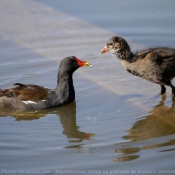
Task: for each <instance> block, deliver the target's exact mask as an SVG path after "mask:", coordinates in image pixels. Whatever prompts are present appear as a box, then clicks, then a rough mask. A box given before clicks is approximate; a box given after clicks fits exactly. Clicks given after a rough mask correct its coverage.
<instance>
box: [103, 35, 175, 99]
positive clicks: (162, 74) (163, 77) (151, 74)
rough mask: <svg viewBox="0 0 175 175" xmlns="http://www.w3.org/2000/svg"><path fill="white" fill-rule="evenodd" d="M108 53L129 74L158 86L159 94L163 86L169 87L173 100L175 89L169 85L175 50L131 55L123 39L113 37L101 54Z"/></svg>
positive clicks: (174, 63)
mask: <svg viewBox="0 0 175 175" xmlns="http://www.w3.org/2000/svg"><path fill="white" fill-rule="evenodd" d="M108 51H111V52H112V54H113V55H114V56H115V57H117V58H118V59H119V60H120V61H121V64H122V65H123V66H124V68H125V69H126V70H127V71H128V72H130V73H131V74H133V75H136V76H139V77H141V78H144V79H146V80H148V81H150V82H153V83H156V84H159V85H160V86H161V94H164V93H165V92H166V88H165V86H170V87H171V88H172V96H173V98H175V87H174V86H173V85H172V84H171V80H172V79H173V78H174V77H175V49H172V48H169V47H155V48H149V49H146V50H143V51H141V52H138V53H132V52H131V50H130V47H129V45H128V43H127V41H126V40H125V39H124V38H122V37H120V36H113V37H112V38H110V39H109V41H108V43H107V45H106V46H105V47H104V48H103V49H102V50H101V53H105V52H108Z"/></svg>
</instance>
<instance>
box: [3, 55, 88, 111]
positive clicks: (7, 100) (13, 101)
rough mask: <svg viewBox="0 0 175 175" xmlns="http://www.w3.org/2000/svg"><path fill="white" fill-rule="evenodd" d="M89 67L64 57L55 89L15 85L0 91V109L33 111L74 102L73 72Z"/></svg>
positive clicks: (86, 64)
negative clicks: (9, 108)
mask: <svg viewBox="0 0 175 175" xmlns="http://www.w3.org/2000/svg"><path fill="white" fill-rule="evenodd" d="M90 65H91V64H90V63H88V62H86V61H82V60H79V59H77V58H76V57H74V56H70V57H66V58H64V59H63V60H62V61H61V63H60V67H59V70H58V79H57V87H56V88H55V89H49V88H46V87H42V86H38V85H33V84H20V83H16V84H14V85H13V87H12V88H9V89H0V107H11V108H17V109H35V108H49V107H54V106H61V105H65V104H68V103H71V102H73V101H74V100H75V91H74V86H73V79H72V75H73V72H74V71H76V70H77V69H78V68H79V67H82V66H90Z"/></svg>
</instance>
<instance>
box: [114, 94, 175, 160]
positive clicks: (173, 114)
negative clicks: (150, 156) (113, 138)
mask: <svg viewBox="0 0 175 175" xmlns="http://www.w3.org/2000/svg"><path fill="white" fill-rule="evenodd" d="M165 100H166V95H165V94H164V95H163V96H162V100H161V101H160V102H159V104H158V105H156V106H155V107H154V108H153V110H151V111H150V112H149V115H147V116H145V117H144V118H143V117H142V118H141V119H140V120H138V121H136V122H135V123H134V125H133V126H132V127H131V128H130V129H128V130H127V132H128V134H127V135H126V136H123V137H122V138H124V139H126V140H130V142H127V143H120V144H116V147H118V148H117V149H115V150H114V152H115V153H117V154H120V157H117V158H116V159H114V160H113V161H114V162H121V161H131V160H133V159H137V158H139V157H140V154H139V152H140V151H141V150H148V149H155V148H162V150H161V151H160V152H165V151H174V150H175V148H173V149H172V148H171V149H165V147H166V146H173V145H175V139H170V140H169V139H168V140H167V139H163V142H162V141H161V143H160V140H159V141H157V140H156V139H157V138H161V137H164V136H170V135H172V134H175V108H174V102H173V104H172V106H171V107H169V106H166V105H165V104H164V101H165ZM137 142H138V144H137ZM126 145H127V146H126ZM128 145H129V147H128ZM137 145H139V146H137ZM121 154H123V156H121Z"/></svg>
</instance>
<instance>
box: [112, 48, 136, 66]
mask: <svg viewBox="0 0 175 175" xmlns="http://www.w3.org/2000/svg"><path fill="white" fill-rule="evenodd" d="M113 54H114V55H115V56H117V57H118V58H119V59H120V60H126V61H128V62H130V63H132V62H133V61H134V60H133V53H132V52H131V50H130V48H129V46H128V47H127V48H123V49H122V48H121V49H119V50H117V51H114V52H113Z"/></svg>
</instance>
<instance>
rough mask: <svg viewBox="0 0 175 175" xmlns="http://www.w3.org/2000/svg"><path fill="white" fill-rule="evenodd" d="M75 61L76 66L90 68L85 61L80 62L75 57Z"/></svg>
mask: <svg viewBox="0 0 175 175" xmlns="http://www.w3.org/2000/svg"><path fill="white" fill-rule="evenodd" d="M75 60H76V61H77V63H78V65H79V66H80V67H86V66H92V65H91V64H90V63H88V62H87V61H82V60H79V59H78V58H76V57H75Z"/></svg>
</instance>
